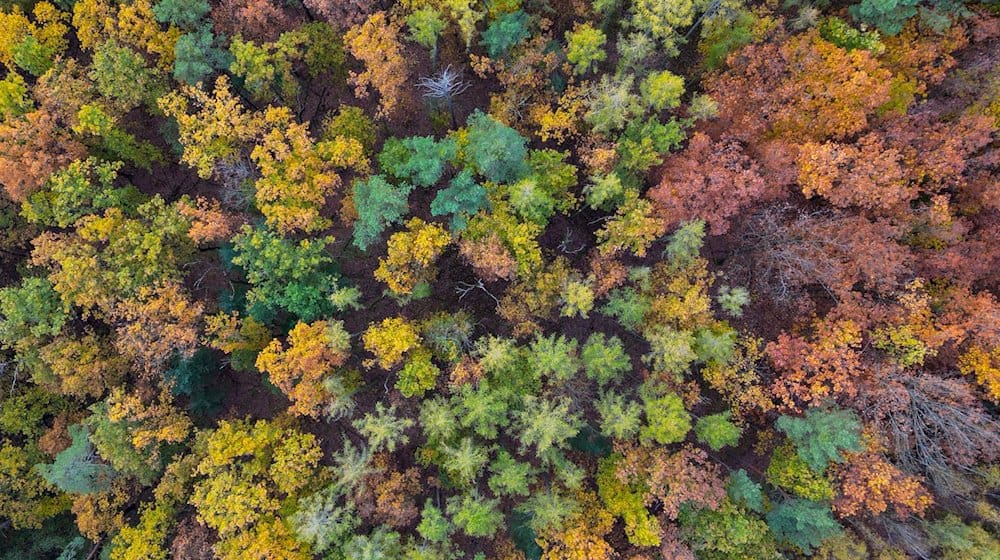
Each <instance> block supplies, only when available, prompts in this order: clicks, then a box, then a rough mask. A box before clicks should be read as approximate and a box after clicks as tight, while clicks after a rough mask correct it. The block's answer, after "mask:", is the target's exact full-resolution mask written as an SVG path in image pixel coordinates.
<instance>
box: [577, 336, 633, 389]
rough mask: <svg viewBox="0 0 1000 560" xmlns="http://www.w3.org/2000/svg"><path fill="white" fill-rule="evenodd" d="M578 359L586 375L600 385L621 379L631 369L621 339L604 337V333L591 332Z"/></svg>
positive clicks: (629, 360) (630, 363)
mask: <svg viewBox="0 0 1000 560" xmlns="http://www.w3.org/2000/svg"><path fill="white" fill-rule="evenodd" d="M580 359H581V361H582V362H583V370H584V372H586V374H587V377H589V378H590V379H593V380H595V381H597V384H598V385H601V386H604V385H607V384H608V383H613V382H617V381H619V380H621V378H622V375H624V374H625V373H627V372H628V371H630V370H631V369H632V360H631V359H630V358H629V355H628V354H627V353H626V352H625V346H624V345H623V344H622V341H621V339H620V338H618V337H617V336H611V337H610V338H609V337H606V336H605V335H604V333H593V334H591V335H590V336H589V337H588V338H587V342H585V343H584V345H583V350H582V351H581V352H580Z"/></svg>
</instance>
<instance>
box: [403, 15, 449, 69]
mask: <svg viewBox="0 0 1000 560" xmlns="http://www.w3.org/2000/svg"><path fill="white" fill-rule="evenodd" d="M406 25H408V26H409V27H410V38H411V39H413V40H414V41H416V42H417V44H418V45H420V46H422V47H424V48H426V49H429V50H430V51H431V61H437V43H438V36H439V35H441V32H442V31H444V28H445V27H446V26H447V23H446V22H445V20H444V19H442V18H441V12H439V11H437V10H435V9H434V8H432V7H430V6H425V7H423V8H420V9H418V10H414V11H413V12H412V13H411V14H410V15H408V16H406Z"/></svg>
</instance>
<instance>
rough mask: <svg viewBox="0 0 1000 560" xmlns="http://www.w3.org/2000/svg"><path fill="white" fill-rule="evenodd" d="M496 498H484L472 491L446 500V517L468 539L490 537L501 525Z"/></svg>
mask: <svg viewBox="0 0 1000 560" xmlns="http://www.w3.org/2000/svg"><path fill="white" fill-rule="evenodd" d="M499 506H500V500H499V499H498V498H493V499H490V498H486V497H483V496H481V495H480V494H479V492H477V491H475V490H473V491H472V492H470V493H467V494H463V495H461V496H452V497H450V498H448V515H450V516H451V522H452V523H454V524H455V526H456V527H458V528H459V529H461V530H462V531H464V532H465V534H466V535H469V536H470V537H492V536H493V535H495V534H496V532H497V530H498V529H499V528H500V525H501V524H502V523H503V513H501V512H500V509H499Z"/></svg>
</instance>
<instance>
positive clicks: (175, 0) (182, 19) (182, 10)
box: [153, 0, 212, 31]
mask: <svg viewBox="0 0 1000 560" xmlns="http://www.w3.org/2000/svg"><path fill="white" fill-rule="evenodd" d="M211 9H212V7H211V6H209V5H208V2H207V0H160V1H159V2H157V3H156V5H155V6H153V17H155V18H156V21H158V22H160V23H166V24H169V25H174V26H177V27H178V28H180V29H184V30H186V31H192V30H194V29H196V28H198V27H199V26H200V25H201V24H202V22H204V20H205V16H206V15H208V12H209V11H211Z"/></svg>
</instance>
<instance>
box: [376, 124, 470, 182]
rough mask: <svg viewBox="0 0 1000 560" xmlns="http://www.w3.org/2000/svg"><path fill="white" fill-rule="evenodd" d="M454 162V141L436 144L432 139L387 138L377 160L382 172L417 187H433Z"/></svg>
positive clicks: (429, 137) (437, 142) (447, 140)
mask: <svg viewBox="0 0 1000 560" xmlns="http://www.w3.org/2000/svg"><path fill="white" fill-rule="evenodd" d="M453 159H455V141H454V140H453V139H451V138H445V139H442V140H440V141H436V140H434V138H433V137H432V136H411V137H409V138H404V139H402V140H399V139H397V138H390V139H389V140H387V141H386V142H385V144H384V145H383V146H382V153H380V154H379V156H378V160H379V163H380V164H381V165H382V170H383V171H384V172H386V173H388V174H390V175H392V176H393V177H395V178H397V179H402V180H407V181H409V182H410V183H411V184H413V185H416V186H418V187H430V186H433V185H435V184H436V183H437V182H438V181H439V180H440V179H441V175H443V174H444V171H445V165H446V164H447V163H448V162H450V161H451V160H453Z"/></svg>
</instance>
